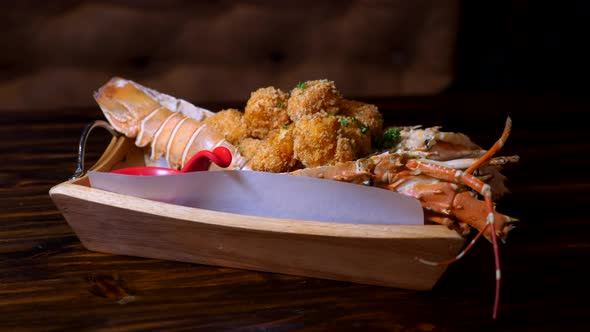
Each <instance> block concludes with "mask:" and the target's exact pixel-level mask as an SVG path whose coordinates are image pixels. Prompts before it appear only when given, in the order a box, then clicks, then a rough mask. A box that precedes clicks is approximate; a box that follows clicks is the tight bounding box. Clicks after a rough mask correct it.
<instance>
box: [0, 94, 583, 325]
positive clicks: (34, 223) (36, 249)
mask: <svg viewBox="0 0 590 332" xmlns="http://www.w3.org/2000/svg"><path fill="white" fill-rule="evenodd" d="M370 102H374V103H376V104H377V105H378V106H380V109H381V111H382V112H383V113H384V114H385V117H386V123H387V124H399V125H417V124H422V125H424V126H432V125H442V126H443V129H445V130H453V131H461V132H464V133H466V134H468V135H469V136H471V137H472V139H474V141H475V142H477V143H479V144H481V145H483V146H486V145H491V144H492V143H493V142H494V141H495V140H496V138H497V137H498V135H500V133H501V131H502V127H503V124H504V121H505V118H506V116H508V115H510V116H511V117H512V119H513V132H512V135H511V136H510V138H509V139H508V142H507V144H506V146H505V147H504V149H503V151H502V152H503V154H518V155H520V157H521V161H520V162H519V163H518V164H515V165H508V166H507V167H505V169H504V174H505V175H506V176H507V177H508V182H507V185H508V187H509V188H510V189H511V193H510V194H508V195H507V196H505V197H504V198H502V199H501V200H500V201H498V202H497V203H498V206H497V207H498V210H499V211H501V212H504V213H506V214H509V215H511V216H514V217H517V218H519V219H520V220H521V222H520V223H519V224H518V227H517V228H516V229H515V230H514V231H513V232H511V234H510V235H509V237H508V240H507V242H506V243H505V244H501V246H500V252H501V259H502V263H503V288H502V298H501V303H500V311H499V318H498V320H497V321H492V319H491V313H492V302H493V295H494V288H493V286H494V268H493V256H492V251H491V246H490V245H489V243H487V242H485V241H482V242H480V243H478V244H477V245H476V246H475V247H474V249H473V250H472V251H471V252H470V253H469V254H468V255H467V256H465V257H464V258H463V259H462V260H461V261H459V262H458V263H455V264H454V265H451V266H450V267H449V268H448V269H447V271H446V272H445V273H444V275H443V277H442V278H441V279H440V280H439V282H438V283H437V284H436V285H435V287H434V289H433V290H431V291H411V290H403V289H397V288H389V287H380V286H369V285H363V284H357V283H349V282H339V281H330V280H324V279H314V278H305V277H294V276H289V275H283V274H273V273H265V272H254V271H248V270H240V269H231V268H221V267H214V266H206V265H199V264H190V263H179V262H172V261H166V260H156V259H146V258H139V257H128V256H118V255H109V254H101V253H95V252H90V251H88V250H86V249H85V248H84V247H83V246H82V244H81V243H80V241H79V239H78V238H77V237H76V235H75V234H74V232H73V231H72V229H70V228H69V226H68V225H67V223H66V222H65V220H64V219H63V217H62V215H61V214H60V213H59V211H58V210H57V209H56V207H55V206H54V205H53V202H52V201H51V200H50V198H49V195H48V191H49V188H51V187H52V186H54V185H56V184H58V183H61V182H63V181H65V180H66V179H67V178H68V177H69V176H70V175H72V174H73V172H74V170H75V160H76V156H77V144H78V139H79V136H80V134H81V132H82V128H83V127H84V126H85V125H86V124H87V123H88V122H90V121H92V120H95V119H102V114H101V113H100V112H99V110H98V108H89V109H60V110H47V111H31V112H26V111H10V110H4V111H2V112H1V115H2V116H1V117H0V152H1V158H2V163H1V164H0V184H1V186H0V330H7V331H107V330H108V331H194V330H198V331H300V330H306V331H307V330H309V331H348V330H356V331H496V330H497V331H556V330H560V331H561V330H563V331H581V330H587V329H588V327H589V326H590V325H589V323H588V319H587V318H586V317H587V314H588V312H589V311H590V305H589V304H588V302H587V299H588V295H590V292H589V291H590V286H588V285H589V283H588V280H589V279H590V273H588V272H586V271H587V269H586V268H585V266H584V264H585V263H587V262H588V257H590V240H589V238H588V234H590V221H589V220H590V219H589V218H588V217H587V206H588V202H589V201H590V194H589V193H590V180H589V177H588V175H587V174H588V173H587V169H588V168H589V167H590V158H589V157H588V152H589V151H590V142H589V140H588V134H589V131H588V129H587V124H586V123H585V122H584V121H583V120H582V115H584V113H586V112H587V111H588V107H589V106H590V103H589V102H588V101H587V100H585V99H581V98H571V97H558V96H498V95H478V96H439V97H428V98H426V97H425V98H418V97H416V98H399V99H382V100H370ZM242 104H243V103H233V104H232V103H228V104H227V105H205V106H208V107H210V108H211V109H212V110H218V109H221V108H222V107H229V106H237V107H240V105H242ZM109 140H110V135H109V134H108V133H107V132H106V131H101V130H100V129H97V130H95V132H93V134H92V135H91V139H90V141H89V142H88V146H87V148H88V153H87V160H88V164H92V163H93V162H95V161H96V160H97V159H98V157H99V156H100V155H101V154H102V152H103V151H104V149H105V147H106V146H107V144H108V142H109ZM104 217H105V218H109V216H108V215H107V216H104Z"/></svg>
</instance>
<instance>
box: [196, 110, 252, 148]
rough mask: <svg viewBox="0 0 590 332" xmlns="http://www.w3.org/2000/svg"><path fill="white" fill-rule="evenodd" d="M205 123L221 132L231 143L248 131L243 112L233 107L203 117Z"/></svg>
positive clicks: (240, 138) (243, 136)
mask: <svg viewBox="0 0 590 332" xmlns="http://www.w3.org/2000/svg"><path fill="white" fill-rule="evenodd" d="M205 124H206V125H208V126H210V127H212V128H214V129H215V130H216V131H217V132H219V133H220V134H222V135H223V137H225V139H226V140H227V141H228V142H230V143H231V144H238V143H239V142H240V141H241V140H242V139H244V138H245V137H246V136H247V133H248V132H247V129H246V122H244V115H243V113H242V112H240V111H238V110H237V109H234V108H229V109H226V110H222V111H219V112H217V113H215V114H214V115H212V116H210V117H208V118H206V119H205Z"/></svg>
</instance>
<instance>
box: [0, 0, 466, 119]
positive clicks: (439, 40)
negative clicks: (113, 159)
mask: <svg viewBox="0 0 590 332" xmlns="http://www.w3.org/2000/svg"><path fill="white" fill-rule="evenodd" d="M0 9H1V13H0V19H1V20H2V25H3V28H2V29H0V30H1V31H0V41H1V42H2V49H3V51H2V52H0V109H25V108H28V109H31V108H42V109H52V108H59V107H69V106H72V107H78V106H83V107H84V106H91V105H95V103H94V100H93V99H92V92H93V91H94V90H95V89H96V88H98V87H99V86H100V85H102V84H103V83H105V82H106V81H107V80H108V79H109V78H110V77H112V76H122V77H125V78H128V79H132V80H136V81H138V82H139V83H142V84H144V85H147V86H149V87H152V88H155V89H158V90H160V91H162V92H166V93H169V94H172V95H174V96H177V97H181V98H185V99H187V100H190V101H192V102H195V103H199V102H215V101H245V100H246V99H247V98H248V97H249V94H250V92H251V91H253V90H255V89H256V88H258V87H263V86H270V85H274V86H276V87H279V88H282V89H285V90H289V89H291V88H292V87H293V86H295V85H296V84H297V82H298V81H300V80H301V81H302V80H310V79H320V78H327V79H330V80H334V81H335V83H336V85H337V87H338V88H339V90H340V91H341V92H342V93H343V94H344V95H345V96H350V97H379V96H393V95H415V94H434V93H438V92H440V91H441V90H442V89H444V88H445V87H447V86H448V85H449V83H450V82H451V80H452V79H453V68H452V65H453V61H452V58H453V50H454V46H455V37H456V30H457V23H458V15H459V2H458V0H413V1H406V0H380V1H378V0H375V1H371V0H366V1H363V0H342V1H338V0H331V1H318V0H298V1H271V0H268V1H263V0H257V1H255V0H252V1H183V0H170V1H154V0H151V1H150V0H146V1H140V0H120V1H115V0H112V1H91V0H88V1H32V0H29V1H24V0H19V1H16V2H14V3H12V4H10V5H8V4H6V3H5V2H3V3H2V4H0Z"/></svg>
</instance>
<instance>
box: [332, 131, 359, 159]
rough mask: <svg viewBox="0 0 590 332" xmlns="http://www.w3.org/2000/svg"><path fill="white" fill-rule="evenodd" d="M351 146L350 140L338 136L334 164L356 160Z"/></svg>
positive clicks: (355, 154)
mask: <svg viewBox="0 0 590 332" xmlns="http://www.w3.org/2000/svg"><path fill="white" fill-rule="evenodd" d="M353 144H354V143H353V142H352V140H351V139H349V138H346V137H342V136H338V142H337V143H336V151H335V153H334V163H341V162H345V161H351V160H356V159H357V158H358V157H357V153H356V151H355V150H354V147H353Z"/></svg>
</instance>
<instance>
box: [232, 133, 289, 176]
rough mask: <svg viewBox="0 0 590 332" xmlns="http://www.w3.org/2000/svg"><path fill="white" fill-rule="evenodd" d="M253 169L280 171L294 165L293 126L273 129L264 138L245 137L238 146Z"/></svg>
mask: <svg viewBox="0 0 590 332" xmlns="http://www.w3.org/2000/svg"><path fill="white" fill-rule="evenodd" d="M239 149H240V152H241V153H242V155H243V156H244V157H246V158H248V159H249V160H248V166H249V167H250V168H251V169H252V170H255V171H263V172H273V173H281V172H288V171H290V170H291V169H292V168H293V167H294V166H295V162H296V161H295V159H294V158H293V127H292V126H290V127H286V128H280V129H275V130H273V131H271V132H270V133H269V134H268V136H267V137H266V138H265V139H262V140H261V139H256V138H246V139H244V140H243V141H242V143H241V144H240V146H239Z"/></svg>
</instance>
